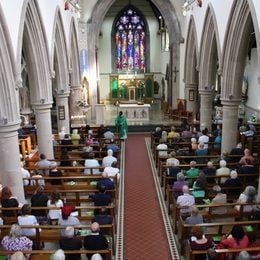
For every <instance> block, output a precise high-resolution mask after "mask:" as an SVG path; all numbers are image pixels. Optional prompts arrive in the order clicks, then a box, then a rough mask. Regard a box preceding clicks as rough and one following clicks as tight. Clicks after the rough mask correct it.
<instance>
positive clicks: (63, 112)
mask: <svg viewBox="0 0 260 260" xmlns="http://www.w3.org/2000/svg"><path fill="white" fill-rule="evenodd" d="M68 97H69V92H65V93H59V94H57V96H56V107H57V124H58V132H60V131H61V128H62V127H63V126H64V127H65V133H69V132H70V114H69V104H68Z"/></svg>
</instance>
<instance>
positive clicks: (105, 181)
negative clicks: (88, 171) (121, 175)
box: [97, 172, 115, 190]
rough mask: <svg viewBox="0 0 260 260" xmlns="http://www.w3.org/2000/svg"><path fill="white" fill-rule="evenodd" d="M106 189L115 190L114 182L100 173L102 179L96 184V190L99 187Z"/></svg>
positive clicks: (104, 173)
mask: <svg viewBox="0 0 260 260" xmlns="http://www.w3.org/2000/svg"><path fill="white" fill-rule="evenodd" d="M103 186H104V187H106V190H112V189H114V188H115V185H114V182H113V181H112V180H111V179H109V178H108V174H107V173H106V172H103V173H102V179H100V180H98V182H97V189H100V188H101V187H103Z"/></svg>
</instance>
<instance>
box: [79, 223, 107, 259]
mask: <svg viewBox="0 0 260 260" xmlns="http://www.w3.org/2000/svg"><path fill="white" fill-rule="evenodd" d="M90 229H91V234H90V235H87V236H85V237H84V242H83V243H84V247H85V249H87V250H102V249H108V242H107V239H106V237H105V236H103V235H101V234H100V232H99V231H100V227H99V224H98V223H97V222H94V223H92V224H91V227H90ZM91 256H92V254H87V257H88V259H91ZM102 257H103V258H104V256H102Z"/></svg>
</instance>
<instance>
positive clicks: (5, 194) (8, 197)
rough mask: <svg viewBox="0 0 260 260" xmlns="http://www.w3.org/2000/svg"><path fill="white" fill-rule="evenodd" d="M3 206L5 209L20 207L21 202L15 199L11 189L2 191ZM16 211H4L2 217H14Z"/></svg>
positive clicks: (7, 188) (5, 188) (6, 188)
mask: <svg viewBox="0 0 260 260" xmlns="http://www.w3.org/2000/svg"><path fill="white" fill-rule="evenodd" d="M1 204H2V207H3V208H12V207H18V206H19V202H18V201H17V199H16V198H15V197H13V194H12V191H11V190H10V188H9V187H4V188H3V189H2V197H1ZM14 214H15V213H14V211H12V210H10V211H9V210H3V212H2V215H3V216H4V217H12V216H14Z"/></svg>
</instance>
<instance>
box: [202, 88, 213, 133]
mask: <svg viewBox="0 0 260 260" xmlns="http://www.w3.org/2000/svg"><path fill="white" fill-rule="evenodd" d="M199 93H200V128H201V130H203V129H205V128H208V130H209V131H210V132H211V125H212V91H211V90H207V89H205V90H202V89H200V90H199Z"/></svg>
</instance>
